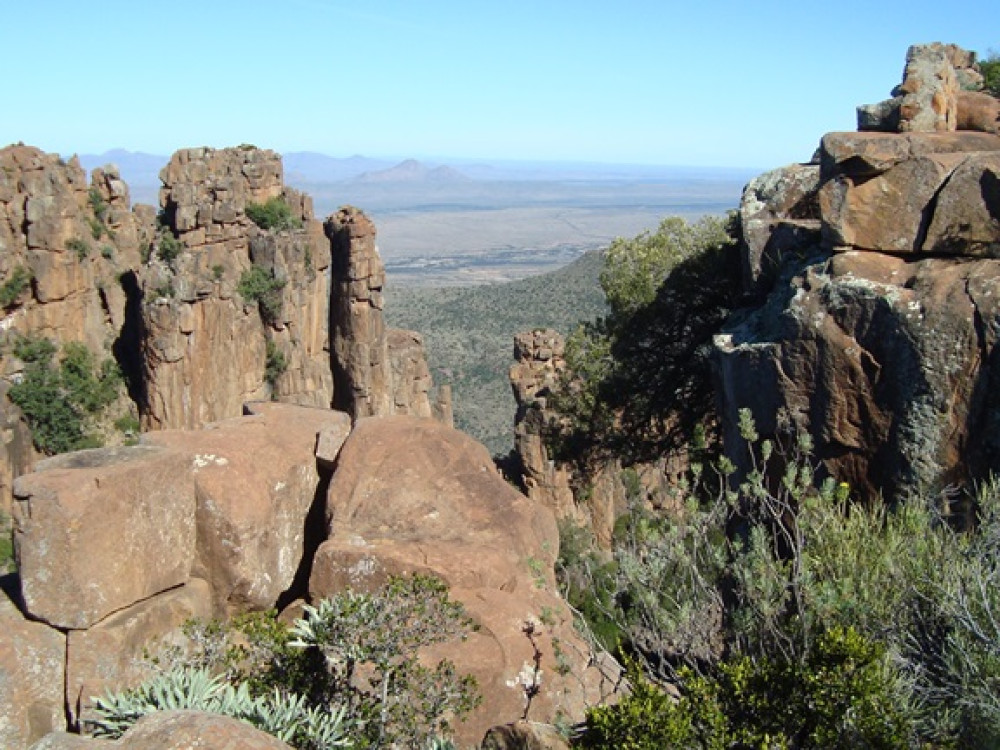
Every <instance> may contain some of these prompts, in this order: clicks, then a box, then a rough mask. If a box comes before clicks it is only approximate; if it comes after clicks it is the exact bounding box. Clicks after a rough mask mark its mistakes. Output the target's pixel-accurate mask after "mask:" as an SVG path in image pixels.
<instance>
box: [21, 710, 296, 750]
mask: <svg viewBox="0 0 1000 750" xmlns="http://www.w3.org/2000/svg"><path fill="white" fill-rule="evenodd" d="M195 748H198V750H291V747H290V746H288V745H286V744H285V743H284V742H282V741H281V740H279V739H277V738H276V737H273V736H271V735H270V734H266V733H265V732H262V731H260V730H259V729H256V728H255V727H253V726H251V725H250V724H247V723H246V722H243V721H239V720H237V719H230V718H229V717H228V716H220V715H219V714H207V713H202V712H200V711H156V712H154V713H151V714H149V715H147V716H146V717H144V718H142V719H140V720H139V721H138V722H136V723H135V725H134V726H133V727H132V728H131V729H129V730H128V731H127V732H126V733H125V734H124V735H122V737H121V738H120V739H117V740H114V741H111V742H109V741H108V740H104V739H94V738H92V737H81V736H80V735H77V734H68V733H66V732H54V733H52V734H49V735H47V736H46V737H44V738H43V739H42V740H40V741H39V742H37V743H35V744H34V745H32V748H31V750H194V749H195Z"/></svg>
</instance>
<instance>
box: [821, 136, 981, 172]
mask: <svg viewBox="0 0 1000 750" xmlns="http://www.w3.org/2000/svg"><path fill="white" fill-rule="evenodd" d="M972 151H1000V138H997V137H995V136H993V135H989V134H986V133H968V132H964V133H921V134H908V133H903V134H890V133H827V134H826V135H824V136H823V138H822V140H821V141H820V179H821V181H822V182H827V181H828V180H830V179H832V178H834V177H840V176H844V177H849V178H851V179H852V180H864V179H866V178H869V177H875V176H877V175H880V174H882V173H884V172H888V171H889V170H890V169H892V168H893V167H895V166H896V165H898V164H900V163H902V162H905V161H908V160H910V159H915V158H917V157H922V156H934V155H937V154H956V153H962V154H964V153H968V152H972Z"/></svg>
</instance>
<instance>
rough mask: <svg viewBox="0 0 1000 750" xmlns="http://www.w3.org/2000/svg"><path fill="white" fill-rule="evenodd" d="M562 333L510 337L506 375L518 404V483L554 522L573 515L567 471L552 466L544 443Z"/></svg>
mask: <svg viewBox="0 0 1000 750" xmlns="http://www.w3.org/2000/svg"><path fill="white" fill-rule="evenodd" d="M564 349H565V342H564V340H563V337H562V335H560V334H559V333H558V332H557V331H554V330H551V329H545V330H535V331H525V332H523V333H519V334H517V335H516V336H515V337H514V364H513V365H511V368H510V371H509V373H508V376H509V378H510V384H511V388H512V389H513V391H514V400H515V401H516V402H517V414H516V415H515V417H514V453H515V455H516V456H517V457H518V461H519V462H520V467H519V470H520V471H519V473H520V478H521V484H522V485H523V488H524V491H525V493H526V494H527V496H528V497H529V498H531V499H532V500H533V501H535V502H539V503H541V504H542V505H544V506H545V507H547V508H549V509H550V510H552V512H553V513H555V514H556V517H557V518H564V517H567V516H569V517H572V516H574V515H575V514H576V504H575V502H574V499H573V490H572V487H571V485H570V479H571V475H570V470H569V467H567V466H565V465H561V464H556V463H555V462H554V461H552V460H551V458H550V457H549V453H548V449H547V448H546V445H545V434H546V427H547V421H548V420H549V419H550V413H549V412H547V409H546V407H547V399H548V397H549V396H550V395H551V394H552V392H553V390H554V389H555V388H556V386H557V385H558V383H559V376H560V373H561V372H562V371H563V369H564V368H565V365H566V363H565V360H564V358H563V353H564Z"/></svg>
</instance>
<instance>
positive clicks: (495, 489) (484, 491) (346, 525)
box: [309, 416, 610, 744]
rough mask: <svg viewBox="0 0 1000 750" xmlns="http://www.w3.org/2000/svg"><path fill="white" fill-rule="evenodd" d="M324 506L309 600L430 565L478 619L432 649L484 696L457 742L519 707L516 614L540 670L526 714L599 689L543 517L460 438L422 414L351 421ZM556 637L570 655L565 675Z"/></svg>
mask: <svg viewBox="0 0 1000 750" xmlns="http://www.w3.org/2000/svg"><path fill="white" fill-rule="evenodd" d="M327 516H328V519H329V526H330V538H329V539H328V540H327V541H326V542H324V543H323V544H322V545H321V546H320V548H319V550H318V551H317V554H316V558H315V560H314V562H313V569H312V576H311V579H310V585H309V588H310V595H311V596H312V597H313V598H318V597H322V596H327V595H331V594H334V593H336V592H338V591H341V590H343V589H344V588H345V587H347V586H349V585H350V586H353V587H355V588H366V587H376V586H378V585H379V584H380V583H382V582H383V581H384V580H385V579H386V578H387V576H388V575H390V574H394V573H412V572H424V573H434V574H436V575H438V576H439V577H441V578H442V579H443V580H444V581H445V582H446V583H448V584H449V586H450V588H451V594H452V596H453V597H454V598H456V599H458V600H459V601H461V602H462V603H463V604H464V605H465V606H466V608H467V610H468V611H469V613H470V614H471V615H472V617H473V618H474V619H475V620H476V621H477V622H478V623H479V625H480V629H479V631H478V632H475V633H473V634H471V635H470V636H469V638H468V639H467V640H466V641H465V642H461V643H449V644H446V645H445V646H443V647H440V649H439V651H434V652H432V653H438V655H439V656H444V655H447V656H448V658H450V659H452V660H453V661H454V662H455V663H456V665H457V667H458V669H459V671H460V672H471V673H472V674H474V675H475V676H476V677H477V679H478V680H479V684H480V688H481V690H482V692H483V694H484V696H485V697H486V701H485V705H484V706H483V707H482V708H480V709H479V710H477V711H476V712H475V713H474V714H473V715H472V716H471V717H470V718H469V720H468V721H467V722H465V723H464V724H463V725H462V726H461V727H460V730H459V733H458V740H459V742H460V743H461V744H469V743H472V742H475V741H478V740H479V738H481V737H482V736H483V733H484V732H485V731H486V730H487V729H488V728H489V727H490V726H492V725H494V724H496V723H497V718H498V717H507V716H509V717H510V718H511V719H512V720H513V719H516V718H518V717H520V716H521V715H522V714H523V711H524V708H525V689H524V683H523V680H524V679H525V677H524V675H525V674H526V673H525V670H526V669H527V670H528V671H530V665H531V664H532V663H533V658H534V653H535V652H534V649H533V647H532V642H531V639H530V638H529V636H528V634H527V633H526V631H525V627H526V623H531V626H530V627H531V633H532V637H533V638H535V640H536V642H537V643H538V646H539V649H540V651H541V669H542V673H543V676H542V680H541V687H542V690H541V692H540V693H539V695H537V696H536V697H535V698H534V700H533V701H532V704H531V714H530V718H534V719H539V720H546V719H552V718H553V717H554V716H555V715H556V712H557V711H559V710H561V711H563V712H564V713H566V714H568V715H570V716H580V715H582V711H583V708H584V705H585V703H586V701H588V700H591V701H592V700H596V699H597V698H598V697H599V695H600V692H601V689H602V685H603V683H602V677H601V674H600V672H599V670H598V669H596V668H595V667H592V666H590V667H588V662H587V656H586V654H587V649H586V648H585V647H584V646H583V644H581V643H580V642H579V640H578V638H577V636H576V634H575V633H574V632H573V628H572V621H571V617H570V615H569V612H568V611H567V609H566V606H565V604H564V603H563V602H562V601H561V600H560V599H559V598H558V596H557V595H556V594H555V593H554V590H553V586H554V578H553V573H552V563H553V561H554V559H555V554H556V550H557V547H558V534H557V531H556V525H555V520H554V517H553V515H552V514H551V512H550V511H548V510H547V509H545V508H543V507H541V506H540V505H539V504H537V503H532V502H531V501H530V500H528V499H527V498H525V497H524V496H523V495H521V494H520V493H518V492H516V491H515V490H513V489H512V488H511V487H510V486H508V485H507V484H506V483H505V482H504V481H503V479H502V478H501V477H500V476H499V474H498V473H497V471H496V469H495V467H494V466H493V463H492V461H491V459H490V456H489V454H488V452H487V451H486V449H485V448H484V447H483V446H481V445H479V444H478V443H476V442H475V441H473V440H472V439H471V438H469V437H467V436H466V435H464V434H462V433H460V432H457V431H455V430H452V429H449V428H447V427H444V426H442V425H440V424H438V423H436V422H434V421H432V420H425V419H416V418H413V417H398V416H397V417H383V418H375V419H363V420H360V421H359V422H358V423H357V424H356V426H355V429H354V432H353V433H352V434H351V436H350V438H348V440H347V442H346V443H345V444H344V447H343V449H342V451H341V455H340V459H339V460H338V468H337V471H336V473H335V474H334V477H333V480H332V481H331V483H330V488H329V492H328V495H327ZM543 619H544V620H545V621H546V623H547V624H543V622H542V620H543ZM557 647H558V649H559V652H560V653H561V654H562V655H563V657H562V658H564V659H566V660H567V663H568V664H569V668H570V673H569V674H567V675H566V676H563V674H561V673H560V669H559V667H558V666H557V663H556V649H557ZM526 665H527V667H526ZM606 687H608V689H610V685H607V686H606Z"/></svg>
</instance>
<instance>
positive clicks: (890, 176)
mask: <svg viewBox="0 0 1000 750" xmlns="http://www.w3.org/2000/svg"><path fill="white" fill-rule="evenodd" d="M964 158H965V157H964V156H963V155H960V154H942V155H938V154H935V155H933V156H927V157H920V158H916V159H908V160H906V161H902V162H899V163H898V164H896V165H895V166H893V167H891V168H890V169H889V170H887V171H885V172H883V173H881V174H879V175H878V176H876V177H872V178H869V179H866V180H853V179H851V178H849V177H844V176H842V177H836V178H834V179H832V180H829V181H828V182H826V183H825V184H824V185H823V187H822V188H821V189H820V191H819V200H820V211H821V214H822V221H823V240H824V242H825V243H826V244H827V246H828V247H845V246H846V247H854V248H860V249H864V250H874V251H877V252H887V253H916V252H920V251H921V250H922V239H923V237H922V230H923V229H924V227H925V224H924V222H925V220H926V213H927V209H928V207H929V206H930V205H931V204H932V201H933V200H934V198H935V196H936V195H937V193H938V191H939V190H940V189H941V186H942V185H943V184H944V183H945V181H946V180H947V179H948V177H949V176H950V175H951V173H952V171H953V170H954V169H955V168H956V167H957V166H958V165H959V164H960V163H961V162H962V161H963V160H964Z"/></svg>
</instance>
